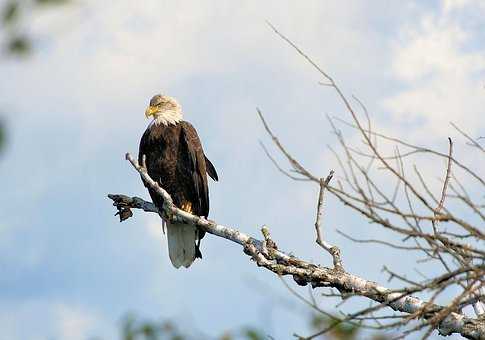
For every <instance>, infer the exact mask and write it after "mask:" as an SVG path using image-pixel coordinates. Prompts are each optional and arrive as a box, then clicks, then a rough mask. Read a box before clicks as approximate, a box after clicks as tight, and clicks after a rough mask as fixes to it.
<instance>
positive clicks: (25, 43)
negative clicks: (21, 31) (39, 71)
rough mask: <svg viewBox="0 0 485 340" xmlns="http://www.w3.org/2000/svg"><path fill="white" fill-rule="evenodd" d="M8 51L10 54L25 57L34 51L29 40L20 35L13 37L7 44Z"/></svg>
mask: <svg viewBox="0 0 485 340" xmlns="http://www.w3.org/2000/svg"><path fill="white" fill-rule="evenodd" d="M7 50H8V52H9V53H10V54H14V55H17V56H25V55H27V54H29V53H30V52H31V51H32V46H31V44H30V40H29V38H27V37H26V36H22V35H18V36H14V37H12V38H11V39H10V40H9V41H8V43H7Z"/></svg>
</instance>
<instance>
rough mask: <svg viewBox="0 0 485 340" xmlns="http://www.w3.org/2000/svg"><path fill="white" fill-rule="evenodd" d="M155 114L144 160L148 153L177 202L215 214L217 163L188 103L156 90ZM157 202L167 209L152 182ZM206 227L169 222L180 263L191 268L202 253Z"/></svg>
mask: <svg viewBox="0 0 485 340" xmlns="http://www.w3.org/2000/svg"><path fill="white" fill-rule="evenodd" d="M145 116H146V117H147V118H149V117H153V120H152V122H151V123H150V124H149V125H148V127H147V129H146V130H145V133H144V134H143V136H142V138H141V141H140V148H139V152H138V162H139V164H142V162H143V156H145V162H146V167H147V172H148V174H149V175H150V177H151V178H152V179H153V180H154V181H156V182H158V183H159V184H160V185H161V187H162V188H164V189H165V190H166V191H167V192H168V193H169V194H170V196H171V197H172V199H173V202H174V203H175V205H176V206H177V207H178V208H180V209H182V210H185V211H187V212H189V213H191V214H194V215H197V216H203V217H207V216H208V214H209V187H208V185H207V175H206V174H209V176H210V177H211V178H212V179H213V180H215V181H217V180H218V176H217V172H216V169H215V168H214V166H213V165H212V163H211V162H210V161H209V160H208V159H207V157H206V156H205V155H204V151H203V149H202V145H201V143H200V140H199V136H198V135H197V132H196V131H195V129H194V127H193V126H192V125H191V124H190V123H189V122H186V121H184V120H183V117H182V109H181V107H180V105H179V104H178V103H177V101H176V100H175V99H174V98H171V97H169V96H165V95H160V94H157V95H155V96H154V97H153V98H152V99H151V100H150V105H149V106H148V108H147V109H146V111H145ZM145 186H146V187H147V188H148V192H149V193H150V196H151V198H152V200H153V203H154V204H155V205H156V206H157V207H158V209H160V211H161V209H162V207H163V198H162V197H160V196H159V195H157V193H156V192H155V191H154V190H153V189H151V188H150V187H149V186H148V185H147V184H146V183H145ZM203 236H204V231H202V230H199V229H198V228H196V227H195V226H193V225H189V224H184V223H170V222H169V223H167V239H168V253H169V257H170V260H171V262H172V264H173V266H174V267H175V268H179V267H180V266H184V267H186V268H188V267H189V266H190V265H191V264H192V262H194V260H195V258H202V254H201V252H200V240H201V239H202V237H203Z"/></svg>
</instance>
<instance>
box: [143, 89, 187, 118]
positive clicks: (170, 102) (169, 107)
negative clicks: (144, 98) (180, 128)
mask: <svg viewBox="0 0 485 340" xmlns="http://www.w3.org/2000/svg"><path fill="white" fill-rule="evenodd" d="M150 116H152V117H153V122H154V124H156V125H159V124H163V125H170V124H173V125H175V124H177V123H178V122H180V121H181V120H182V107H181V106H180V104H179V103H177V101H176V100H175V98H172V97H169V96H163V95H161V94H156V95H154V96H153V97H152V99H150V105H149V106H148V108H147V109H146V110H145V117H147V118H149V117H150Z"/></svg>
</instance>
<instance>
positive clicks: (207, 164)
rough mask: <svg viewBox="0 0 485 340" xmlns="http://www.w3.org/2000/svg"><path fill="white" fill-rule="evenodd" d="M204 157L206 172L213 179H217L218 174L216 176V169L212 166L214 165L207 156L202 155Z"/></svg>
mask: <svg viewBox="0 0 485 340" xmlns="http://www.w3.org/2000/svg"><path fill="white" fill-rule="evenodd" d="M204 157H205V167H206V169H207V173H208V174H209V176H210V177H211V178H212V179H213V180H214V181H216V182H217V181H218V180H219V176H217V171H216V168H215V167H214V165H213V164H212V163H211V161H210V160H209V158H207V156H204Z"/></svg>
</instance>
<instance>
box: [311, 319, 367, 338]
mask: <svg viewBox="0 0 485 340" xmlns="http://www.w3.org/2000/svg"><path fill="white" fill-rule="evenodd" d="M311 326H312V328H313V329H315V330H316V331H319V330H322V329H325V328H328V327H330V326H333V328H332V329H331V330H330V331H329V332H328V334H327V336H328V338H330V339H336V340H353V339H358V337H357V335H358V333H359V330H360V328H359V327H357V326H354V325H351V324H348V323H338V324H337V321H335V320H333V319H331V318H330V317H328V316H325V315H322V314H318V315H314V316H313V318H312V319H311Z"/></svg>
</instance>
